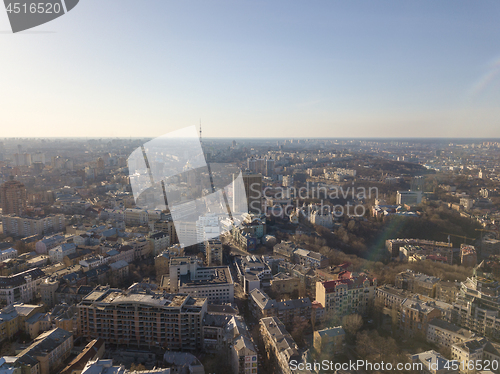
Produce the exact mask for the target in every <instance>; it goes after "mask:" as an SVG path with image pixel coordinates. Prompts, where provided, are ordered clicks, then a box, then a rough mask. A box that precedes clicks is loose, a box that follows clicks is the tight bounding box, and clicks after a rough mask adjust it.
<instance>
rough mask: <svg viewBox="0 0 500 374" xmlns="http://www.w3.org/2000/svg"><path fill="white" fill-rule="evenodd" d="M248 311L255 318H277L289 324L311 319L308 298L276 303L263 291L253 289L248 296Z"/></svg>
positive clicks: (310, 307)
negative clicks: (249, 310)
mask: <svg viewBox="0 0 500 374" xmlns="http://www.w3.org/2000/svg"><path fill="white" fill-rule="evenodd" d="M248 298H249V301H250V309H251V311H252V314H253V315H254V316H255V317H256V318H259V319H260V318H265V317H278V318H279V319H280V320H281V321H282V322H283V323H285V324H291V323H294V322H296V320H297V319H299V320H301V321H309V320H310V319H311V312H312V303H311V300H310V299H309V298H308V297H304V298H301V299H291V300H283V301H277V300H274V299H271V298H270V297H269V296H268V295H267V294H266V293H265V292H264V291H261V290H259V289H257V288H255V289H253V290H252V291H251V292H250V295H249V297H248Z"/></svg>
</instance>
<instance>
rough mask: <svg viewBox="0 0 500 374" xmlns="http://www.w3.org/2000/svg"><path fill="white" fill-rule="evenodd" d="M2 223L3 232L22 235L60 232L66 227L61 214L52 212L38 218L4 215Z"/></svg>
mask: <svg viewBox="0 0 500 374" xmlns="http://www.w3.org/2000/svg"><path fill="white" fill-rule="evenodd" d="M2 224H3V231H4V234H7V235H14V236H23V237H26V236H33V235H43V234H46V233H51V232H60V231H64V229H65V227H66V222H65V219H64V215H63V214H53V215H48V216H45V217H40V218H26V217H17V216H14V215H4V216H3V218H2Z"/></svg>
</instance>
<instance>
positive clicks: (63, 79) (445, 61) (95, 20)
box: [0, 0, 500, 138]
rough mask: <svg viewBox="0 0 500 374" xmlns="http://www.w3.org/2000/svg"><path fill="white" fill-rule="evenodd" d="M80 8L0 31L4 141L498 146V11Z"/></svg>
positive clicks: (440, 7) (390, 4)
mask: <svg viewBox="0 0 500 374" xmlns="http://www.w3.org/2000/svg"><path fill="white" fill-rule="evenodd" d="M116 4H117V3H113V2H107V3H102V2H97V1H91V0H89V1H86V2H84V3H81V4H80V5H79V6H78V7H77V8H75V10H74V11H73V12H71V13H69V14H68V15H67V16H65V17H61V18H60V19H57V20H55V21H53V22H51V23H48V24H45V25H42V26H40V27H38V28H36V29H33V30H32V31H27V32H21V33H19V34H16V35H12V34H11V33H9V32H7V31H6V30H8V29H9V27H8V19H7V15H6V13H5V12H0V31H2V30H3V31H2V32H1V33H0V45H1V47H2V50H4V51H9V55H8V56H5V57H4V58H3V59H2V60H0V68H1V69H2V71H3V72H4V73H3V85H2V86H3V89H2V90H0V100H1V102H2V109H3V110H2V114H1V115H0V121H1V123H2V135H3V136H6V137H24V136H30V137H101V136H102V137H125V138H126V137H156V136H159V135H162V134H164V133H168V132H170V131H174V130H176V129H179V128H182V127H185V126H188V125H192V124H198V123H199V119H200V117H201V118H202V125H203V128H204V137H206V138H220V137H228V138H239V137H247V138H252V137H255V138H256V137H268V138H269V137H283V138H302V137H303V138H311V137H312V138H323V137H326V138H353V137H362V138H369V137H377V138H389V137H390V138H394V137H396V138H402V137H405V138H406V137H452V138H456V137H484V138H487V137H500V126H499V125H500V123H499V122H500V115H499V114H500V108H499V107H498V102H499V99H500V90H499V89H498V87H499V84H500V78H499V74H498V72H499V71H500V64H499V54H500V52H499V51H500V41H499V40H498V38H497V37H496V35H498V32H499V31H500V26H499V25H498V22H497V19H498V14H499V10H500V5H499V4H498V3H495V2H486V1H485V2H481V3H474V4H471V3H467V2H450V1H446V2H440V3H439V4H435V3H433V4H431V3H405V4H402V3H399V2H395V1H381V2H377V3H376V4H374V3H368V2H362V1H357V2H349V3H340V2H331V1H320V2H317V3H315V4H310V3H294V4H293V3H292V4H291V3H289V2H285V1H277V2H273V3H271V4H269V3H266V2H252V3H251V4H250V3H246V2H238V3H233V2H228V1H213V2H210V3H203V2H200V1H194V2H190V3H182V2H168V3H163V2H162V3H156V4H155V6H149V7H144V6H143V7H141V8H138V7H137V3H136V2H132V1H122V2H120V3H119V4H120V5H119V8H117V5H116Z"/></svg>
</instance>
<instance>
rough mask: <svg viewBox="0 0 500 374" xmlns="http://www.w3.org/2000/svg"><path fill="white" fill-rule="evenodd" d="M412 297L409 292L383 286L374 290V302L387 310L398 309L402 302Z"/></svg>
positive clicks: (386, 285) (387, 285)
mask: <svg viewBox="0 0 500 374" xmlns="http://www.w3.org/2000/svg"><path fill="white" fill-rule="evenodd" d="M412 295H413V294H412V293H411V292H410V291H407V290H402V289H400V288H396V287H394V286H391V285H389V284H384V285H383V286H381V287H378V288H377V289H376V290H375V302H376V303H377V304H378V305H381V306H383V307H386V308H389V309H399V308H400V307H401V304H403V301H405V300H406V299H407V298H409V297H411V296H412Z"/></svg>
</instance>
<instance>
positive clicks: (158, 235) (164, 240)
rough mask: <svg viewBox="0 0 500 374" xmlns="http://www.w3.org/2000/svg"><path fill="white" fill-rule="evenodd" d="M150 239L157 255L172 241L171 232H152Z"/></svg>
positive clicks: (151, 249) (152, 250)
mask: <svg viewBox="0 0 500 374" xmlns="http://www.w3.org/2000/svg"><path fill="white" fill-rule="evenodd" d="M148 241H149V248H150V251H151V252H153V256H157V255H158V254H159V253H161V252H163V251H164V250H165V249H167V248H168V247H169V246H170V243H171V242H170V236H169V234H168V233H167V232H164V231H156V232H151V233H150V234H149V236H148ZM143 255H145V254H143Z"/></svg>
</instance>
